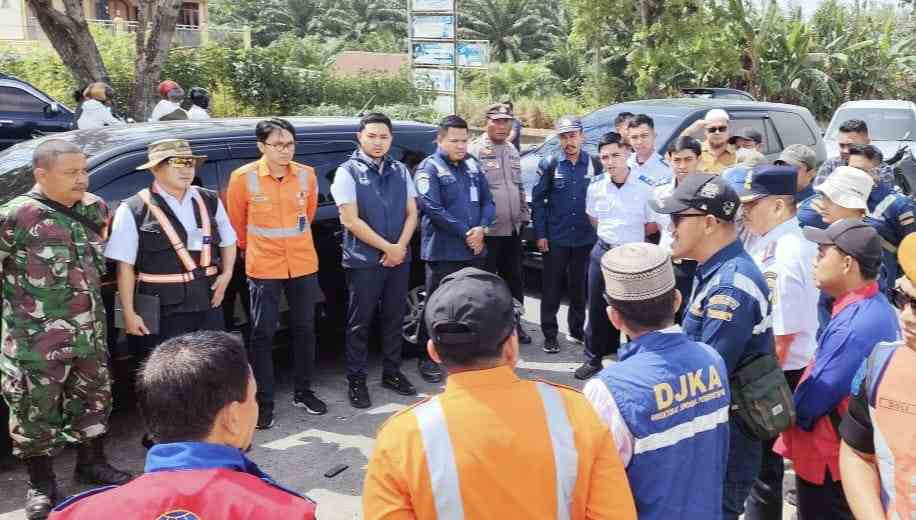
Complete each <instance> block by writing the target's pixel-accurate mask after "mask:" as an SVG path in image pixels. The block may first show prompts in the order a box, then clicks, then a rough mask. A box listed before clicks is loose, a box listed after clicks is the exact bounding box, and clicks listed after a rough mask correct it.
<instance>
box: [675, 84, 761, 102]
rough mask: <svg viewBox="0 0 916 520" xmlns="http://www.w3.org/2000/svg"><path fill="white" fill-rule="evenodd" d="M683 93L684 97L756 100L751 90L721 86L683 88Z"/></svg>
mask: <svg viewBox="0 0 916 520" xmlns="http://www.w3.org/2000/svg"><path fill="white" fill-rule="evenodd" d="M681 94H682V95H683V96H684V97H695V98H704V99H739V100H742V101H755V99H754V96H752V95H751V94H750V93H749V92H745V91H743V90H738V89H736V88H719V87H714V88H709V87H693V88H682V89H681Z"/></svg>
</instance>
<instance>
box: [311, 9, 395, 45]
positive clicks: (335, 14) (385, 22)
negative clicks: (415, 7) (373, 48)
mask: <svg viewBox="0 0 916 520" xmlns="http://www.w3.org/2000/svg"><path fill="white" fill-rule="evenodd" d="M322 27H323V31H324V33H325V35H326V36H328V37H332V38H340V39H341V40H344V41H347V42H362V41H363V40H364V39H365V38H366V37H368V36H369V35H370V34H372V33H376V32H380V31H388V32H391V33H394V34H395V35H397V36H406V34H407V9H406V7H405V6H404V3H403V1H397V0H335V1H334V2H328V3H327V7H326V10H325V13H324V15H323V16H322Z"/></svg>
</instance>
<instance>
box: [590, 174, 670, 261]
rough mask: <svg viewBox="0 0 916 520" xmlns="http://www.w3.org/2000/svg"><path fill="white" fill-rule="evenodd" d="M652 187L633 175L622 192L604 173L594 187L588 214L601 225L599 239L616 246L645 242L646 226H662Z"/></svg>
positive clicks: (625, 182) (591, 189) (592, 187)
mask: <svg viewBox="0 0 916 520" xmlns="http://www.w3.org/2000/svg"><path fill="white" fill-rule="evenodd" d="M652 196H653V193H652V187H651V186H650V185H649V184H647V183H646V182H645V181H643V180H642V179H639V178H636V176H635V175H634V173H633V172H632V171H630V172H629V173H628V174H627V178H626V180H625V181H624V183H623V186H621V187H620V188H618V187H617V185H616V184H614V182H613V181H612V180H611V176H610V175H609V174H607V173H604V174H602V175H601V177H599V178H598V179H596V180H595V181H594V182H592V183H591V185H589V187H588V194H587V196H586V204H585V212H586V213H587V214H588V216H590V217H592V218H593V219H596V220H597V221H598V225H597V231H598V238H600V239H601V240H603V241H604V242H605V243H607V244H610V245H612V246H619V245H622V244H628V243H631V242H645V240H646V224H649V223H658V220H659V219H658V214H657V213H656V212H654V211H652V208H650V207H649V201H650V200H652Z"/></svg>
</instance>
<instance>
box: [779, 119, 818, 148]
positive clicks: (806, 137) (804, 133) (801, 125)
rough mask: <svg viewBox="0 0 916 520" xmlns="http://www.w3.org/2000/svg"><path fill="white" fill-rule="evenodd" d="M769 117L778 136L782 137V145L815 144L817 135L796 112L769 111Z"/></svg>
mask: <svg viewBox="0 0 916 520" xmlns="http://www.w3.org/2000/svg"><path fill="white" fill-rule="evenodd" d="M770 118H771V119H772V120H773V124H775V125H776V130H777V131H778V132H779V137H780V138H781V139H782V144H783V146H789V145H790V144H803V145H807V146H814V145H816V144H817V136H815V135H814V132H812V131H811V129H810V128H808V125H807V124H806V123H805V120H804V119H802V118H801V116H799V115H798V114H793V113H792V112H777V111H772V112H770Z"/></svg>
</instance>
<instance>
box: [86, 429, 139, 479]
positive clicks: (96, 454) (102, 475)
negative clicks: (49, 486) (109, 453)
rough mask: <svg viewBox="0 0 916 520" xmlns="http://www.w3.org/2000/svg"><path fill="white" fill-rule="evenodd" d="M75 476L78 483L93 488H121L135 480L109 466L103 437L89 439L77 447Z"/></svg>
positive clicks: (131, 476) (129, 475)
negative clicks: (122, 485)
mask: <svg viewBox="0 0 916 520" xmlns="http://www.w3.org/2000/svg"><path fill="white" fill-rule="evenodd" d="M73 476H74V478H75V479H76V481H77V482H79V483H81V484H89V485H93V486H112V485H113V486H120V485H121V484H126V483H127V482H128V481H130V479H132V478H133V475H131V474H130V473H127V472H125V471H121V470H119V469H117V468H114V467H112V466H111V465H110V464H108V461H107V460H106V459H105V441H104V440H102V438H101V437H96V438H94V439H89V440H88V441H86V442H85V443H84V444H80V445H79V446H77V451H76V468H74V470H73Z"/></svg>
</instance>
